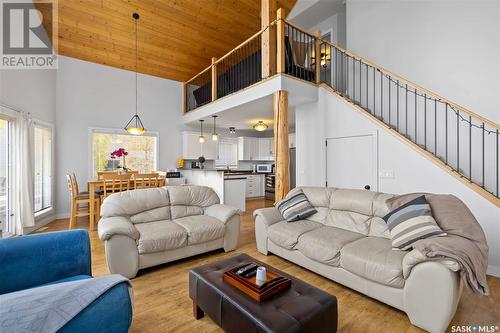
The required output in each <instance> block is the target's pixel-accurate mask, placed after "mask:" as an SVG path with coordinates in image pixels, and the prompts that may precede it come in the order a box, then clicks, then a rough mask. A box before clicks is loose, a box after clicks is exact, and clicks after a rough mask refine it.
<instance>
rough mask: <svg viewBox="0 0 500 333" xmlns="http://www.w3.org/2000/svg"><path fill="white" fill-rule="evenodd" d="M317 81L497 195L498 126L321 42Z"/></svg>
mask: <svg viewBox="0 0 500 333" xmlns="http://www.w3.org/2000/svg"><path fill="white" fill-rule="evenodd" d="M320 50H321V55H322V57H323V58H322V61H321V64H322V68H321V75H320V77H321V82H322V83H326V84H327V85H328V86H330V87H331V88H333V89H334V90H335V91H336V92H338V93H339V94H340V95H342V96H343V97H344V98H346V99H348V100H349V101H351V102H352V103H354V104H356V105H358V106H359V107H361V108H362V109H363V110H365V111H366V112H368V113H370V114H371V115H373V116H375V117H376V118H378V119H379V120H381V121H382V122H384V123H385V124H386V125H387V126H389V127H391V128H392V129H394V130H396V131H397V132H399V133H400V134H402V135H403V136H405V137H406V138H408V139H409V140H411V141H412V142H413V143H415V144H416V145H418V146H420V147H421V148H423V149H425V150H426V151H427V152H429V153H431V154H433V155H434V156H435V157H437V158H439V159H440V160H441V161H442V162H444V163H445V164H446V165H447V166H448V167H450V168H451V169H452V170H454V171H456V172H457V173H459V174H460V175H461V176H462V177H464V178H466V179H468V180H469V181H470V182H472V183H475V184H476V185H478V186H480V187H482V188H483V189H485V190H486V191H488V192H490V193H491V194H493V195H494V196H495V197H497V198H499V147H498V146H499V129H498V125H496V124H495V123H492V122H490V121H488V120H486V119H484V118H482V117H479V116H477V115H474V114H472V113H471V112H469V111H467V110H464V109H462V108H460V107H459V106H457V105H456V104H454V103H451V102H449V101H447V100H444V99H442V98H440V97H438V96H437V95H435V94H433V93H430V92H429V91H427V90H425V89H423V88H420V87H418V86H417V85H414V84H411V83H410V82H408V81H406V80H404V79H401V78H399V77H397V76H396V75H393V74H391V73H390V72H388V71H384V70H382V69H380V68H379V67H375V66H374V65H372V64H371V63H369V62H368V61H366V60H364V59H362V58H359V57H357V56H355V55H353V54H351V53H349V52H348V51H346V50H344V49H341V48H339V47H337V46H335V45H333V44H331V43H328V42H325V41H322V42H321V44H320Z"/></svg>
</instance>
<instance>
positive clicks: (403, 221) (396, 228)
mask: <svg viewBox="0 0 500 333" xmlns="http://www.w3.org/2000/svg"><path fill="white" fill-rule="evenodd" d="M384 221H385V222H386V223H387V225H388V227H389V231H390V233H391V239H392V246H393V247H395V248H398V249H400V250H409V249H411V248H412V247H413V244H414V243H415V242H416V241H418V240H420V239H425V238H431V237H440V236H446V235H447V234H446V233H445V232H444V231H443V230H441V228H439V226H438V224H437V223H436V221H435V220H434V218H433V217H432V214H431V207H430V206H429V204H428V203H427V200H426V199H425V196H423V195H422V196H420V197H418V198H416V199H414V200H412V201H410V202H408V203H406V204H404V205H402V206H400V207H398V208H396V209H394V210H393V211H392V212H390V213H389V214H387V215H386V216H384Z"/></svg>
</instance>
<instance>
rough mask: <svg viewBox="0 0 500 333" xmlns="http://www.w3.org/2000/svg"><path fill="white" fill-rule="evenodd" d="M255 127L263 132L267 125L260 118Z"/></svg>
mask: <svg viewBox="0 0 500 333" xmlns="http://www.w3.org/2000/svg"><path fill="white" fill-rule="evenodd" d="M253 128H254V129H255V130H256V131H259V132H262V131H265V130H266V129H267V125H266V124H265V123H264V122H263V121H262V120H259V122H258V123H257V124H255V125H253Z"/></svg>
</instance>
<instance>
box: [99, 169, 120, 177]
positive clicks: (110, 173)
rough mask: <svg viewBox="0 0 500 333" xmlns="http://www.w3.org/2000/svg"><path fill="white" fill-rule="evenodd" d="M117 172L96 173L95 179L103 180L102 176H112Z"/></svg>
mask: <svg viewBox="0 0 500 333" xmlns="http://www.w3.org/2000/svg"><path fill="white" fill-rule="evenodd" d="M117 173H118V170H113V171H97V179H103V178H102V176H103V175H114V174H117Z"/></svg>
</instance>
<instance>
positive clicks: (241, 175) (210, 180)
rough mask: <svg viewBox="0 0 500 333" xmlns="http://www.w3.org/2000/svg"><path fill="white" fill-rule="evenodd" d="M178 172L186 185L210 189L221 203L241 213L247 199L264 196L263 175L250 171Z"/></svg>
mask: <svg viewBox="0 0 500 333" xmlns="http://www.w3.org/2000/svg"><path fill="white" fill-rule="evenodd" d="M180 171H181V172H182V175H183V177H184V178H186V180H187V183H188V184H192V185H201V186H208V187H211V188H212V189H213V190H214V191H215V192H216V193H217V195H219V198H220V200H221V203H223V204H227V205H230V206H234V207H236V208H239V209H241V210H242V211H245V200H246V198H247V197H258V196H263V195H264V189H263V186H264V181H263V179H264V176H263V174H256V173H254V172H252V171H251V170H224V169H183V170H180ZM255 179H258V181H257V182H256V181H255ZM257 187H258V189H257Z"/></svg>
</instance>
